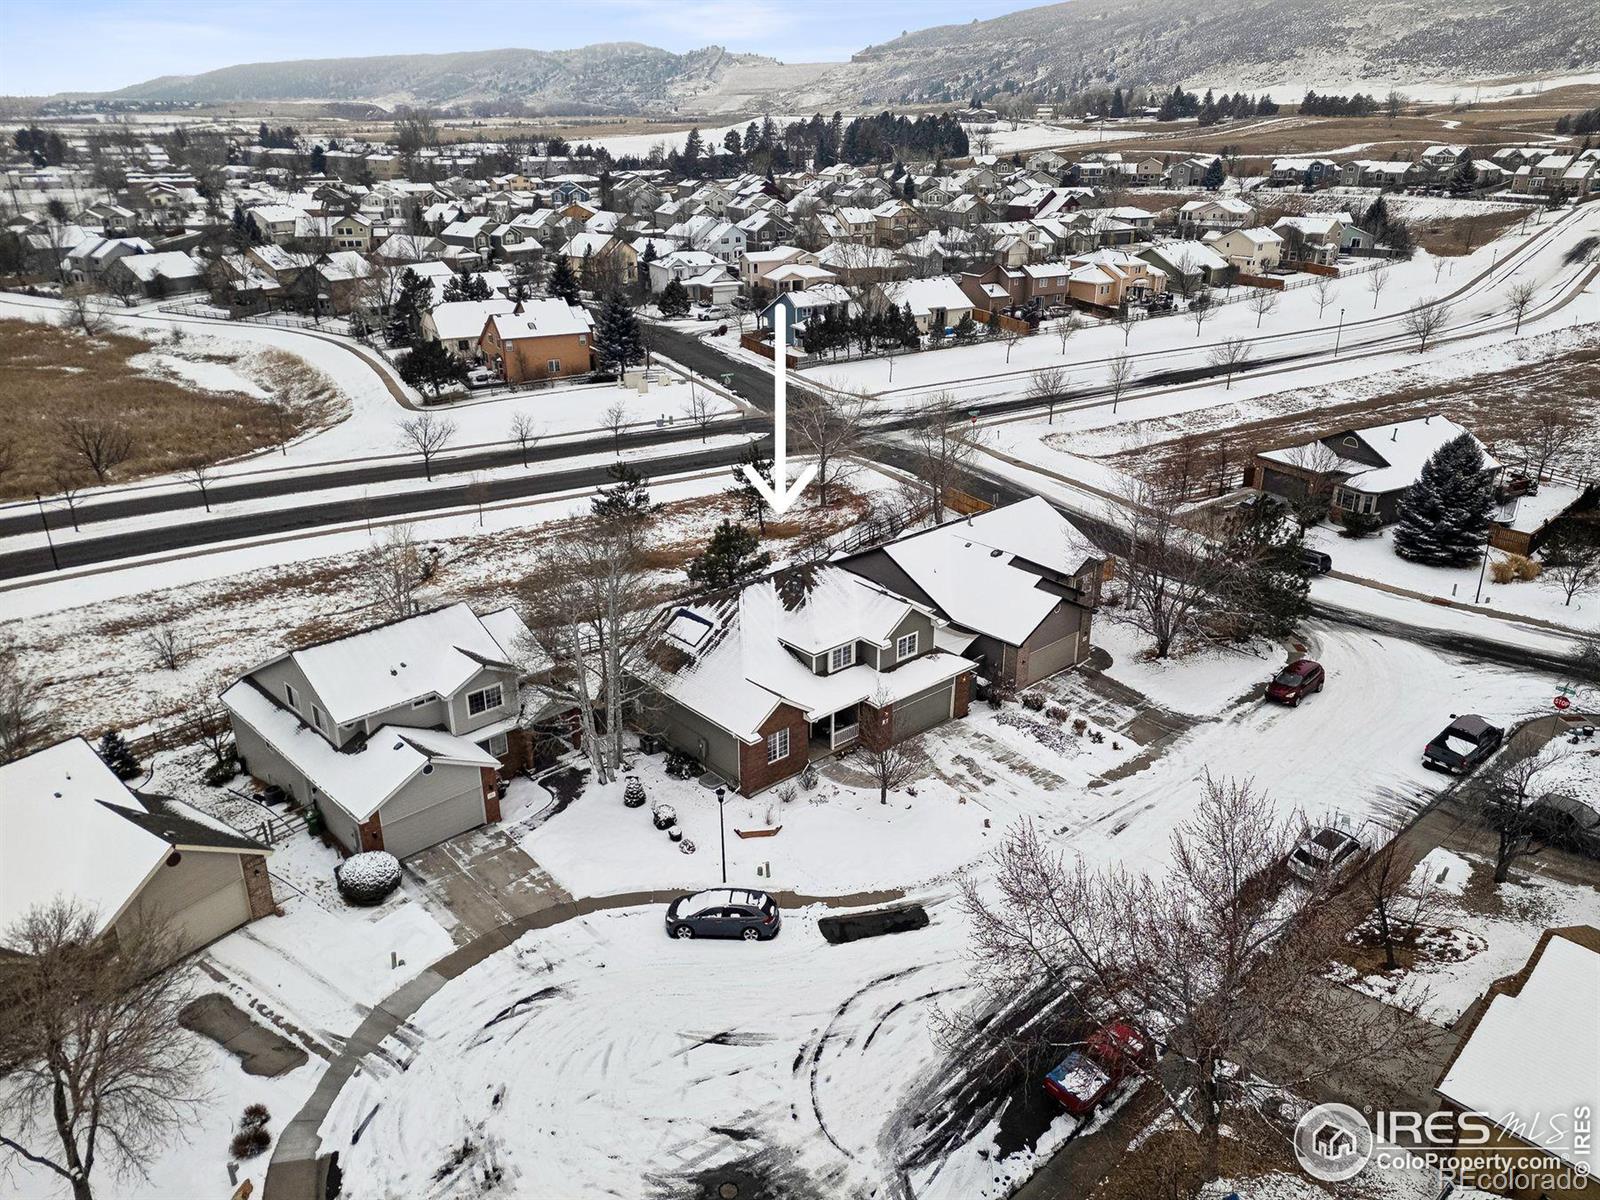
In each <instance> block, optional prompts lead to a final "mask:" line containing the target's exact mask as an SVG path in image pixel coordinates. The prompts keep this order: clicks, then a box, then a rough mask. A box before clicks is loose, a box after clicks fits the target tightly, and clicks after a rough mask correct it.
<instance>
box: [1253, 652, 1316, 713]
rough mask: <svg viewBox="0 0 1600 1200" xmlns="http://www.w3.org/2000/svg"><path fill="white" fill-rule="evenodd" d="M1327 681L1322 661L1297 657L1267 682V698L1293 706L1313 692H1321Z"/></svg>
mask: <svg viewBox="0 0 1600 1200" xmlns="http://www.w3.org/2000/svg"><path fill="white" fill-rule="evenodd" d="M1327 681H1328V674H1327V672H1326V671H1324V670H1323V669H1322V664H1321V663H1319V662H1314V661H1312V660H1311V659H1309V658H1301V659H1296V660H1295V661H1294V662H1292V663H1290V664H1289V665H1288V666H1287V667H1285V668H1284V669H1283V670H1281V671H1279V672H1278V673H1277V674H1276V675H1274V676H1273V677H1272V679H1271V680H1270V681H1269V682H1268V683H1267V699H1268V700H1276V701H1278V703H1280V704H1287V705H1288V706H1289V707H1290V708H1293V707H1295V706H1296V705H1297V704H1299V703H1300V701H1302V700H1304V699H1305V698H1306V697H1307V696H1309V695H1310V694H1311V693H1312V692H1320V691H1321V690H1322V685H1323V684H1324V683H1326V682H1327Z"/></svg>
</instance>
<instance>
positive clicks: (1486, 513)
mask: <svg viewBox="0 0 1600 1200" xmlns="http://www.w3.org/2000/svg"><path fill="white" fill-rule="evenodd" d="M1493 512H1494V485H1493V484H1492V483H1491V482H1490V480H1489V474H1488V472H1487V470H1486V469H1485V464H1484V461H1483V451H1482V450H1480V449H1479V448H1478V443H1477V441H1476V440H1475V439H1474V438H1473V436H1472V435H1471V434H1470V433H1463V434H1462V435H1461V436H1460V437H1457V438H1455V439H1453V440H1452V441H1449V442H1446V443H1445V444H1444V445H1443V446H1440V447H1439V449H1438V450H1436V451H1434V454H1433V457H1432V458H1430V459H1428V461H1427V463H1426V464H1425V465H1424V466H1423V468H1422V473H1421V474H1420V475H1418V476H1417V481H1416V482H1415V483H1413V484H1412V485H1411V486H1410V487H1408V488H1407V489H1406V490H1405V492H1404V494H1403V495H1402V496H1401V497H1400V519H1399V521H1398V523H1396V525H1395V527H1394V549H1395V553H1396V554H1398V555H1399V556H1400V557H1401V558H1405V559H1409V560H1411V561H1412V562H1420V563H1430V564H1432V565H1434V566H1441V567H1464V566H1470V565H1471V564H1473V563H1475V562H1477V561H1478V556H1479V555H1480V554H1482V553H1483V547H1484V543H1485V541H1486V539H1487V538H1488V536H1489V518H1490V515H1491V514H1492V513H1493Z"/></svg>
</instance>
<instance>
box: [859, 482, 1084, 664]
mask: <svg viewBox="0 0 1600 1200" xmlns="http://www.w3.org/2000/svg"><path fill="white" fill-rule="evenodd" d="M884 551H885V553H887V554H888V555H889V557H890V558H891V559H893V560H894V562H895V564H896V565H897V566H898V567H899V568H900V569H901V570H902V571H904V572H905V573H906V574H907V575H908V576H910V577H911V580H912V582H913V583H915V584H916V585H917V586H918V587H919V588H921V589H922V590H923V591H924V592H926V593H927V594H928V597H929V598H930V599H931V600H932V601H933V602H934V603H935V604H937V605H938V606H939V609H940V610H941V611H942V612H943V613H944V614H945V615H946V616H947V617H949V618H950V620H951V621H952V622H953V623H954V624H956V625H959V626H961V627H962V628H964V629H971V630H974V631H976V632H978V633H983V634H988V635H989V636H991V637H997V638H999V639H1000V640H1001V641H1004V642H1008V643H1010V644H1012V645H1020V644H1021V643H1022V642H1023V640H1024V639H1026V638H1027V636H1028V635H1029V634H1030V633H1032V632H1033V631H1034V630H1035V629H1037V628H1038V626H1039V622H1041V621H1043V620H1044V619H1045V617H1047V616H1049V614H1050V612H1051V610H1052V609H1054V608H1055V606H1056V604H1057V603H1058V601H1059V599H1060V598H1059V596H1057V595H1056V594H1055V593H1054V592H1050V591H1046V590H1044V589H1042V588H1041V587H1040V586H1039V585H1040V584H1041V583H1042V582H1044V581H1043V579H1042V577H1041V576H1040V575H1039V574H1038V573H1037V572H1035V571H1030V570H1029V569H1028V567H1027V565H1026V564H1029V563H1031V564H1033V565H1035V566H1037V567H1042V568H1044V569H1045V570H1047V571H1050V572H1052V573H1055V574H1059V575H1066V576H1071V575H1076V574H1077V573H1078V572H1079V571H1081V570H1082V569H1083V567H1084V564H1085V563H1086V562H1088V561H1090V560H1092V559H1096V558H1099V557H1100V554H1099V552H1098V551H1097V550H1095V548H1094V546H1093V545H1092V544H1091V543H1090V542H1089V541H1088V539H1087V538H1085V537H1084V535H1083V534H1082V533H1081V532H1080V531H1079V530H1078V529H1077V527H1076V526H1074V525H1073V524H1072V522H1070V521H1068V520H1067V519H1066V518H1065V517H1063V516H1062V515H1061V514H1060V513H1059V512H1057V511H1056V510H1055V508H1054V507H1053V506H1052V505H1051V504H1050V502H1049V501H1047V500H1045V499H1044V498H1042V497H1040V496H1032V497H1030V498H1029V499H1027V500H1023V501H1019V502H1018V503H1016V504H1007V505H1005V506H1004V507H1002V508H996V509H991V510H990V511H988V512H986V513H981V514H978V515H976V516H972V517H969V518H966V519H963V520H960V521H953V522H950V523H949V524H946V525H940V526H939V527H938V528H936V529H929V530H925V531H923V532H921V533H916V534H912V535H911V536H909V537H904V538H901V539H900V540H898V541H894V542H890V543H889V544H888V545H886V546H885V547H884Z"/></svg>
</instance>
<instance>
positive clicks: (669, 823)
mask: <svg viewBox="0 0 1600 1200" xmlns="http://www.w3.org/2000/svg"><path fill="white" fill-rule="evenodd" d="M650 819H651V820H652V821H654V822H655V825H656V828H657V829H671V828H672V827H673V826H674V825H676V824H677V823H678V810H677V809H675V808H673V807H672V805H670V804H658V805H656V807H655V810H654V811H653V812H651V814H650Z"/></svg>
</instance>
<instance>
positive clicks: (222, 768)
mask: <svg viewBox="0 0 1600 1200" xmlns="http://www.w3.org/2000/svg"><path fill="white" fill-rule="evenodd" d="M238 773H239V759H238V757H237V756H236V755H235V754H234V753H233V751H232V749H231V748H230V749H229V751H228V757H227V758H225V759H224V760H223V761H222V762H219V763H212V764H211V765H210V766H209V767H207V768H206V773H205V775H204V777H203V778H204V779H205V781H206V785H207V786H208V787H221V786H222V785H223V784H225V783H227V782H228V780H230V779H232V778H233V777H234V776H235V775H237V774H238Z"/></svg>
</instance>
